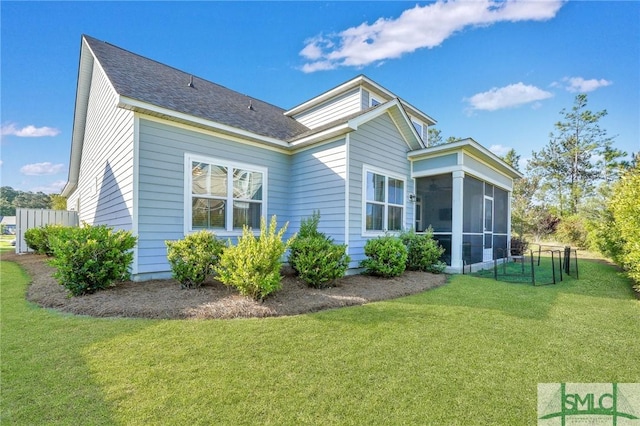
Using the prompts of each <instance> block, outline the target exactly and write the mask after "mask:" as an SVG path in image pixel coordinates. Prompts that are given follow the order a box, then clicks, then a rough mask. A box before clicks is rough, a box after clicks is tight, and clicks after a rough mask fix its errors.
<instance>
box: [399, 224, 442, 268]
mask: <svg viewBox="0 0 640 426" xmlns="http://www.w3.org/2000/svg"><path fill="white" fill-rule="evenodd" d="M400 240H402V243H403V244H404V245H405V247H407V269H408V270H410V271H424V272H432V273H436V274H438V273H440V272H442V271H444V268H446V266H447V265H446V264H445V263H444V262H442V261H441V260H440V256H442V253H444V248H442V247H440V245H439V244H438V242H437V241H436V240H434V239H433V231H432V229H431V228H429V229H427V230H426V231H425V233H424V234H416V233H415V232H414V231H406V232H403V233H402V234H400Z"/></svg>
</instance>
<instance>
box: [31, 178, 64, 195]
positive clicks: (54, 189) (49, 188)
mask: <svg viewBox="0 0 640 426" xmlns="http://www.w3.org/2000/svg"><path fill="white" fill-rule="evenodd" d="M66 184H67V182H66V181H64V180H57V181H55V182H52V183H51V184H49V185H44V186H36V187H34V188H31V191H32V192H44V193H45V194H59V193H61V192H62V189H63V188H64V186H65V185H66Z"/></svg>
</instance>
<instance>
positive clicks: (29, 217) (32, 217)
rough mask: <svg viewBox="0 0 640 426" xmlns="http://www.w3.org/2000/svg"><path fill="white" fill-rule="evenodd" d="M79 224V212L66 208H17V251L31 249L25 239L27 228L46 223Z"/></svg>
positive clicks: (24, 251)
mask: <svg viewBox="0 0 640 426" xmlns="http://www.w3.org/2000/svg"><path fill="white" fill-rule="evenodd" d="M49 224H54V225H64V226H78V212H72V211H66V210H44V209H22V208H19V209H16V253H27V252H30V251H33V250H31V249H30V248H29V247H27V243H26V241H25V240H24V233H25V232H26V231H27V229H31V228H39V227H42V226H45V225H49Z"/></svg>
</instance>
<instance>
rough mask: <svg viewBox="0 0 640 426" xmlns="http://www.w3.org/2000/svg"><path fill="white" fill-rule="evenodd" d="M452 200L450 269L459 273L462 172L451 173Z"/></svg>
mask: <svg viewBox="0 0 640 426" xmlns="http://www.w3.org/2000/svg"><path fill="white" fill-rule="evenodd" d="M452 175H453V185H452V194H451V195H452V200H451V211H452V212H451V268H452V269H453V270H455V271H458V272H461V271H462V268H463V266H464V265H463V263H462V207H463V206H462V195H463V194H462V192H463V191H462V188H463V181H464V172H463V171H462V170H457V171H455V172H453V173H452Z"/></svg>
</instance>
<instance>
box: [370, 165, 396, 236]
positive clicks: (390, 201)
mask: <svg viewBox="0 0 640 426" xmlns="http://www.w3.org/2000/svg"><path fill="white" fill-rule="evenodd" d="M364 177H365V184H364V192H365V206H364V207H365V208H364V210H365V225H364V231H365V232H386V231H401V230H402V228H403V223H404V190H405V182H404V180H403V179H401V178H398V177H393V176H390V175H388V174H386V173H384V172H378V171H372V170H365V173H364Z"/></svg>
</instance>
